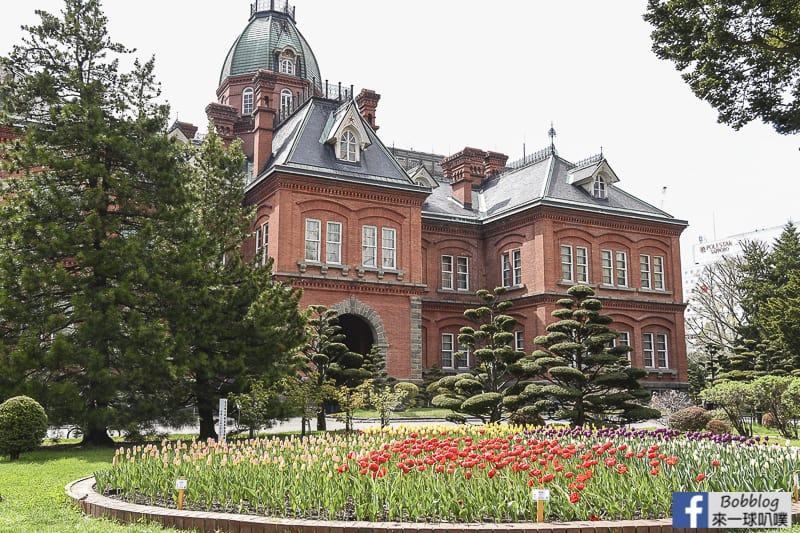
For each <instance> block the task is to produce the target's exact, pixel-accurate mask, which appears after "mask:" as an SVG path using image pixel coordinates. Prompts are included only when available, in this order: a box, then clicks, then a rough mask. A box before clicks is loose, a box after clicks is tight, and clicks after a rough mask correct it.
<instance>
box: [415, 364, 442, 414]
mask: <svg viewBox="0 0 800 533" xmlns="http://www.w3.org/2000/svg"><path fill="white" fill-rule="evenodd" d="M442 376H444V373H443V372H442V367H440V366H439V365H438V364H436V363H434V364H432V365H431V366H430V367H428V368H424V369H423V370H422V386H421V387H420V400H421V401H422V402H424V405H425V406H426V407H427V406H430V405H431V400H432V399H433V397H434V396H436V388H437V382H438V381H439V380H440V379H442Z"/></svg>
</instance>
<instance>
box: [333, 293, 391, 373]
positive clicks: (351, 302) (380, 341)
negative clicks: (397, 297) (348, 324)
mask: <svg viewBox="0 0 800 533" xmlns="http://www.w3.org/2000/svg"><path fill="white" fill-rule="evenodd" d="M331 309H335V310H336V311H337V313H338V314H339V315H340V316H341V315H353V316H356V317H359V318H361V319H363V320H364V322H366V324H367V325H368V326H369V328H370V332H371V333H372V339H373V343H372V345H373V346H377V347H378V348H379V349H380V350H381V354H382V355H383V357H384V359H386V358H387V357H388V355H389V354H388V352H389V340H388V338H387V337H386V328H385V327H384V325H383V320H381V317H380V315H378V313H377V312H376V311H375V310H374V309H373V308H371V307H370V306H368V305H367V304H365V303H364V302H362V301H360V300H359V299H358V298H356V297H355V296H350V298H348V299H347V300H342V301H341V302H339V303H336V304H334V305H332V306H331Z"/></svg>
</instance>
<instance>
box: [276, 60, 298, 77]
mask: <svg viewBox="0 0 800 533" xmlns="http://www.w3.org/2000/svg"><path fill="white" fill-rule="evenodd" d="M294 66H295V65H294V59H292V58H289V57H282V58H281V60H280V66H279V69H280V73H281V74H288V75H290V76H294Z"/></svg>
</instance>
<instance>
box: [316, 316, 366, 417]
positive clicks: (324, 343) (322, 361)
mask: <svg viewBox="0 0 800 533" xmlns="http://www.w3.org/2000/svg"><path fill="white" fill-rule="evenodd" d="M337 315H338V312H337V311H336V310H335V309H328V308H327V307H325V306H324V305H311V306H309V307H308V308H307V309H306V316H307V321H308V323H307V326H306V338H307V344H306V345H305V347H304V348H303V350H302V354H303V356H304V358H305V368H303V369H302V370H301V373H304V374H306V375H312V372H313V376H314V377H315V383H316V385H317V387H319V388H320V389H322V388H323V387H325V386H326V384H327V383H328V381H329V380H330V381H333V383H334V384H335V385H336V386H337V387H341V386H348V387H356V386H358V385H359V384H361V383H363V382H364V380H365V379H367V378H369V376H370V372H369V371H367V370H365V369H364V368H363V364H364V356H362V355H361V354H358V353H355V352H352V351H350V349H349V348H348V347H347V345H346V344H345V343H344V340H345V335H344V334H343V333H341V329H342V328H341V326H339V319H338V316H337ZM331 400H333V398H331ZM326 405H330V404H329V403H326V404H324V405H323V406H322V407H321V408H320V410H319V411H318V412H317V430H320V431H324V430H325V429H326V424H325V406H326Z"/></svg>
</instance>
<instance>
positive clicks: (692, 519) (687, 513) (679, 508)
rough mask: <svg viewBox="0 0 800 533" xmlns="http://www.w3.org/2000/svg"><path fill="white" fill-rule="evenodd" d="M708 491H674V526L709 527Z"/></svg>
mask: <svg viewBox="0 0 800 533" xmlns="http://www.w3.org/2000/svg"><path fill="white" fill-rule="evenodd" d="M708 514H709V513H708V493H707V492H673V493H672V527H680V528H687V527H688V528H696V527H703V528H707V527H708Z"/></svg>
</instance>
